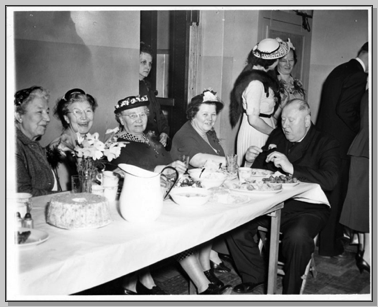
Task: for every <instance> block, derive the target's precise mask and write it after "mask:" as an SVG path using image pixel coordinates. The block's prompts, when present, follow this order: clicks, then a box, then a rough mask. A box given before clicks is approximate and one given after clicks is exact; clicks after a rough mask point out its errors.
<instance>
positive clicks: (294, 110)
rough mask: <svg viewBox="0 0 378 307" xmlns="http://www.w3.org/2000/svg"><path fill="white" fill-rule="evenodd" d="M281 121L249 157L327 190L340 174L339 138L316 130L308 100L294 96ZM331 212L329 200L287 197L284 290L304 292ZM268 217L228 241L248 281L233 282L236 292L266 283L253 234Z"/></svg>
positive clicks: (283, 224) (283, 222)
mask: <svg viewBox="0 0 378 307" xmlns="http://www.w3.org/2000/svg"><path fill="white" fill-rule="evenodd" d="M281 123H282V126H281V127H277V128H276V129H275V130H273V131H272V133H271V134H270V136H269V138H268V140H267V142H266V144H265V145H264V147H263V148H259V147H256V146H252V147H250V148H249V149H248V151H247V154H246V159H247V161H249V162H253V164H252V167H253V168H263V169H268V170H271V171H274V172H275V171H280V172H281V173H284V174H287V175H288V174H291V175H293V176H294V177H296V178H298V179H299V180H300V181H302V182H311V183H318V184H319V185H320V186H321V188H322V190H323V191H324V192H325V193H326V194H327V193H328V192H330V191H332V189H333V188H334V187H335V185H336V183H337V181H338V177H339V144H338V142H337V141H336V140H334V139H332V138H330V137H329V136H327V135H324V134H322V133H320V132H319V131H317V130H316V128H315V126H314V125H313V124H312V122H311V111H310V107H309V105H308V103H307V102H306V101H304V100H301V99H297V98H295V99H293V100H291V101H289V102H288V103H287V104H286V105H285V107H284V109H283V110H282V118H281ZM272 145H274V146H272ZM272 147H274V148H273V149H270V148H272ZM329 214H330V207H329V206H327V205H324V204H311V203H306V202H302V201H298V200H294V199H289V200H287V201H285V206H284V208H283V209H282V216H281V232H282V239H281V242H282V243H281V252H282V256H283V258H284V261H285V268H284V271H285V276H284V278H283V294H299V292H300V288H301V284H302V279H301V276H302V275H303V273H304V271H305V269H306V266H307V264H308V262H309V260H310V258H311V254H312V253H313V251H314V249H315V246H314V241H313V239H314V237H315V236H316V235H317V234H318V233H319V232H320V230H321V229H322V228H323V227H324V225H325V224H326V222H327V220H328V217H329ZM269 222H270V219H269V218H268V217H266V216H262V217H259V218H257V219H255V220H253V221H251V222H249V223H247V224H245V225H242V226H241V227H239V228H237V229H235V230H233V231H232V232H230V235H229V236H228V240H227V243H228V245H229V249H230V253H231V256H232V257H233V259H234V262H235V265H236V268H237V270H238V272H239V274H240V276H241V278H242V281H243V283H241V284H239V285H237V286H235V287H234V292H237V293H251V292H253V289H254V288H255V287H256V286H257V285H260V284H262V283H265V279H266V276H267V268H266V267H265V265H264V263H265V262H264V260H263V258H262V257H261V256H260V251H259V249H258V245H257V243H256V242H255V241H254V240H253V238H254V236H255V234H256V233H257V227H258V226H264V227H269Z"/></svg>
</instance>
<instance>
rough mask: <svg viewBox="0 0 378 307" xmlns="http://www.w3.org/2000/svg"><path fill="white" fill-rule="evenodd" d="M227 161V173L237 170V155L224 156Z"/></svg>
mask: <svg viewBox="0 0 378 307" xmlns="http://www.w3.org/2000/svg"><path fill="white" fill-rule="evenodd" d="M226 161H227V171H228V172H229V173H235V172H236V171H237V169H238V163H237V161H238V155H227V156H226Z"/></svg>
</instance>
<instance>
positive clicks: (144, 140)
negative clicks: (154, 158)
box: [118, 131, 159, 154]
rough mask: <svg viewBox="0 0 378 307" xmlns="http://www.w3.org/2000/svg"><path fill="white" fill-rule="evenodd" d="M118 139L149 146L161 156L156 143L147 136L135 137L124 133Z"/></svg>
mask: <svg viewBox="0 0 378 307" xmlns="http://www.w3.org/2000/svg"><path fill="white" fill-rule="evenodd" d="M118 137H119V138H122V139H125V140H127V141H132V142H137V143H144V144H147V145H148V146H150V147H152V149H153V150H154V151H155V153H156V154H159V151H158V150H157V149H156V147H157V146H156V145H155V144H154V142H152V141H151V140H149V139H148V138H147V136H146V135H145V134H142V135H135V134H132V133H129V132H127V131H123V132H121V133H120V135H119V136H118Z"/></svg>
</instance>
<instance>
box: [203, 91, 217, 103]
mask: <svg viewBox="0 0 378 307" xmlns="http://www.w3.org/2000/svg"><path fill="white" fill-rule="evenodd" d="M203 101H218V98H217V96H215V95H214V94H213V93H212V92H210V91H209V90H208V91H206V92H204V93H203Z"/></svg>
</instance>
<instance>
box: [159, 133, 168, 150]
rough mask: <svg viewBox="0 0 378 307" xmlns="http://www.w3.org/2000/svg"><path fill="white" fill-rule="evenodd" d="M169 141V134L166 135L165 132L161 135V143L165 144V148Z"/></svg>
mask: <svg viewBox="0 0 378 307" xmlns="http://www.w3.org/2000/svg"><path fill="white" fill-rule="evenodd" d="M167 141H168V134H166V133H165V132H162V133H160V140H159V142H160V143H161V144H163V146H164V147H165V146H167Z"/></svg>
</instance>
